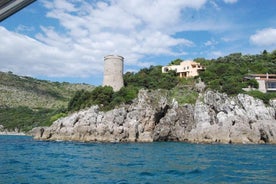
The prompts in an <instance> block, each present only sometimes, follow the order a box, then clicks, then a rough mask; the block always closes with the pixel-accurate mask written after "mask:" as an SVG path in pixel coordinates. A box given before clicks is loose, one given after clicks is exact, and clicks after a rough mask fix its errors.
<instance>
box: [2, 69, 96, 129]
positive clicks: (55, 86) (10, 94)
mask: <svg viewBox="0 0 276 184" xmlns="http://www.w3.org/2000/svg"><path fill="white" fill-rule="evenodd" d="M94 88H95V87H94V86H92V85H88V84H71V83H67V82H63V83H60V82H50V81H46V80H38V79H35V78H32V77H26V76H18V75H15V74H13V73H11V72H8V73H5V72H0V132H1V131H20V132H21V131H24V132H26V131H28V130H30V129H32V128H33V127H36V126H47V125H50V124H51V123H52V122H53V121H54V120H56V119H57V118H59V117H62V116H65V115H66V114H67V106H68V102H69V101H70V99H71V98H72V97H73V96H74V95H75V93H76V92H77V91H80V90H85V91H93V90H94Z"/></svg>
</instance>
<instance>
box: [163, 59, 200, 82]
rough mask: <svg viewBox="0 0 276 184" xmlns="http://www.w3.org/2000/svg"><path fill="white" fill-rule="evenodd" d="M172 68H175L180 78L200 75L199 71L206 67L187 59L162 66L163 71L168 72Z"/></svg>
mask: <svg viewBox="0 0 276 184" xmlns="http://www.w3.org/2000/svg"><path fill="white" fill-rule="evenodd" d="M170 70H174V71H175V72H176V73H177V74H178V75H179V77H180V78H188V77H195V76H198V72H199V71H200V70H204V67H203V66H201V65H200V63H197V62H195V61H191V60H185V61H182V62H181V63H180V64H179V65H168V66H163V67H162V73H167V72H168V71H170Z"/></svg>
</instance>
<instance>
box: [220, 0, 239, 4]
mask: <svg viewBox="0 0 276 184" xmlns="http://www.w3.org/2000/svg"><path fill="white" fill-rule="evenodd" d="M223 1H224V2H225V3H231V4H232V3H236V2H238V0H223Z"/></svg>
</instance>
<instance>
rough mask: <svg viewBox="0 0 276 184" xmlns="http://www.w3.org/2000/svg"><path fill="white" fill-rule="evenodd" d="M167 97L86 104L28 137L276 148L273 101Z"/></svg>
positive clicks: (210, 94) (155, 94) (153, 94)
mask: <svg viewBox="0 0 276 184" xmlns="http://www.w3.org/2000/svg"><path fill="white" fill-rule="evenodd" d="M169 99H170V98H169V97H168V91H165V90H155V91H148V90H140V91H139V94H138V98H137V99H135V100H134V102H133V103H132V104H131V105H124V106H121V107H119V108H116V109H114V110H111V111H108V112H101V111H99V107H98V106H92V107H91V108H89V109H86V110H81V111H79V112H76V113H73V114H71V115H69V116H67V117H65V118H61V119H59V120H57V121H55V122H54V123H53V124H52V126H50V127H39V128H35V129H33V130H32V131H31V134H32V135H33V136H34V138H35V139H40V140H71V141H84V142H86V141H100V142H153V141H188V142H196V143H215V142H219V143H246V144H248V143H272V144H276V119H275V114H276V110H275V109H276V100H271V101H270V105H265V104H264V103H263V102H262V101H261V100H258V99H254V98H253V97H251V96H248V95H245V94H239V95H237V96H236V97H229V96H227V95H226V94H221V93H217V92H214V91H207V92H205V93H201V94H200V95H199V97H198V100H197V102H196V103H195V104H194V105H191V104H186V105H182V106H180V105H178V103H177V102H176V101H175V100H169Z"/></svg>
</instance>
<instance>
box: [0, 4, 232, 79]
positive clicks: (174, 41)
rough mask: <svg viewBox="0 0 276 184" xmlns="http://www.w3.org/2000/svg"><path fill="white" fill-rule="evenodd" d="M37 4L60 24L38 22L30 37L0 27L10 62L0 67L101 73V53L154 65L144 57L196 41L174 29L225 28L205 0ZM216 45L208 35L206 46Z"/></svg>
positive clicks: (132, 64)
mask: <svg viewBox="0 0 276 184" xmlns="http://www.w3.org/2000/svg"><path fill="white" fill-rule="evenodd" d="M227 2H228V3H230V1H229V0H228V1H227ZM231 2H232V3H234V1H231ZM235 2H236V1H235ZM39 3H41V4H40V5H42V6H43V7H44V8H46V9H47V14H46V16H47V18H48V21H49V22H50V20H54V21H55V22H58V23H59V25H60V27H51V26H46V25H43V26H40V27H39V29H40V32H38V33H36V35H35V36H34V37H33V38H30V37H27V36H22V35H20V34H18V33H15V32H12V31H8V30H7V29H5V28H3V27H0V34H1V37H0V41H1V45H2V46H0V52H1V53H0V60H1V61H7V63H8V64H6V63H5V64H3V63H0V67H1V68H2V69H3V68H4V69H5V70H12V71H13V72H15V73H19V74H27V75H39V76H42V75H44V76H52V77H86V76H92V77H93V76H97V75H101V72H102V70H103V57H104V56H105V55H108V54H119V55H122V56H124V58H125V66H126V70H136V69H137V67H146V66H149V65H152V64H154V63H152V61H149V60H146V59H145V58H147V56H162V55H166V56H168V55H169V56H178V55H185V54H186V50H187V49H189V48H191V47H195V46H196V43H194V42H193V41H192V40H189V39H187V38H185V37H183V36H181V37H176V36H174V35H176V34H177V33H178V32H183V31H197V30H208V31H209V30H216V31H218V30H224V29H228V28H229V27H228V26H229V25H227V24H226V23H225V22H223V23H221V22H222V21H223V20H218V19H215V20H213V18H212V17H213V14H212V13H213V11H208V13H207V14H205V11H202V12H201V9H204V8H205V10H206V9H207V8H206V7H205V5H206V4H207V5H208V3H207V0H193V1H190V0H181V1H168V0H152V1H149V0H106V1H80V0H75V1H72V0H63V1H60V0H51V1H50V0H42V1H40V2H39ZM220 23H221V24H220ZM48 25H49V24H48ZM53 25H55V24H53ZM23 28H24V29H26V30H27V27H23ZM21 29H22V28H21ZM36 30H37V28H36ZM2 43H3V44H2ZM4 43H5V44H4ZM215 44H217V42H215V41H213V40H210V41H209V42H206V43H205V46H210V45H215ZM3 45H5V46H3ZM5 53H8V54H5ZM14 53H20V55H21V56H20V57H18V56H17V55H15V54H14ZM214 54H215V55H220V54H218V53H214Z"/></svg>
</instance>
